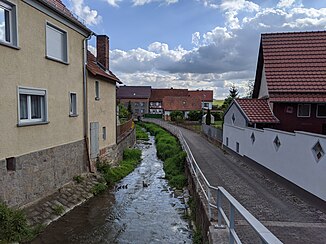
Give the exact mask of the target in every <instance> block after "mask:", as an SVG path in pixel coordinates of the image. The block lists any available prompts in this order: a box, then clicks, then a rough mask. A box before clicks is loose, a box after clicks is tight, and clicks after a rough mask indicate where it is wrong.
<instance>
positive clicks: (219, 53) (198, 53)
mask: <svg viewBox="0 0 326 244" xmlns="http://www.w3.org/2000/svg"><path fill="white" fill-rule="evenodd" d="M202 2H206V3H207V4H215V3H216V1H202ZM286 3H287V4H290V2H285V1H284V2H283V3H282V6H284V7H279V6H278V7H273V8H267V7H265V8H263V7H261V6H258V5H257V4H255V3H253V2H251V1H244V0H240V1H225V0H224V1H222V2H221V3H220V4H219V10H220V11H222V13H223V16H224V20H225V23H224V25H223V24H222V25H219V26H215V27H214V28H212V29H211V30H210V31H206V32H199V31H196V32H194V33H193V34H192V36H191V37H192V44H193V47H192V48H190V49H184V48H183V47H182V46H179V47H177V48H171V47H169V45H168V44H166V43H161V42H154V43H152V44H150V45H149V46H148V47H147V48H137V49H132V50H125V51H123V50H112V51H111V55H110V57H111V64H112V65H111V68H112V70H113V72H116V73H117V75H118V76H119V78H120V79H121V80H122V81H123V82H126V84H127V85H131V84H133V85H135V84H138V85H151V86H153V87H171V86H173V87H176V88H178V87H180V88H181V87H192V88H194V89H213V90H214V96H215V98H225V97H226V96H227V95H228V90H229V87H230V86H232V84H236V86H237V87H238V88H239V91H240V92H241V93H242V94H243V95H244V94H245V93H246V92H247V90H248V86H247V83H248V80H253V79H254V78H255V71H256V65H257V59H258V50H259V42H260V35H261V33H266V32H284V31H306V30H324V29H325V28H326V8H320V9H315V8H305V7H304V6H301V5H300V2H298V1H296V2H291V5H290V6H291V7H289V8H288V7H286V6H288V5H286ZM298 4H299V5H298ZM280 6H281V5H280ZM293 6H296V7H293ZM226 13H229V15H228V14H226ZM232 16H233V17H232ZM231 17H232V18H234V19H233V21H231V20H232V18H231ZM235 18H236V19H235Z"/></svg>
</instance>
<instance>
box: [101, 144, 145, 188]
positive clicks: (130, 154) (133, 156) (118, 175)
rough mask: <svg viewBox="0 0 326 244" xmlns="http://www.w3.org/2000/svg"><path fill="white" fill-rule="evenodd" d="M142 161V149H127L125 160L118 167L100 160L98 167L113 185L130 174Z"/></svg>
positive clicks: (124, 154)
mask: <svg viewBox="0 0 326 244" xmlns="http://www.w3.org/2000/svg"><path fill="white" fill-rule="evenodd" d="M140 161H141V150H140V149H125V150H124V151H123V160H122V161H121V162H120V163H119V166H117V167H111V166H110V165H109V164H107V163H106V162H98V163H97V169H98V171H99V172H100V173H101V174H102V175H103V177H104V179H105V181H106V183H107V184H108V185H109V186H112V185H113V184H114V183H116V182H118V181H119V180H121V179H122V178H124V177H125V176H127V175H128V174H130V173H131V172H132V171H133V170H134V169H135V168H136V167H137V165H138V164H139V162H140Z"/></svg>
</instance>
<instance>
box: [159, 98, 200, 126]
mask: <svg viewBox="0 0 326 244" xmlns="http://www.w3.org/2000/svg"><path fill="white" fill-rule="evenodd" d="M163 104H164V116H163V118H164V120H171V112H173V111H181V112H182V113H183V117H184V119H187V118H188V113H189V112H190V111H197V110H201V100H200V98H199V97H190V96H186V97H164V98H163Z"/></svg>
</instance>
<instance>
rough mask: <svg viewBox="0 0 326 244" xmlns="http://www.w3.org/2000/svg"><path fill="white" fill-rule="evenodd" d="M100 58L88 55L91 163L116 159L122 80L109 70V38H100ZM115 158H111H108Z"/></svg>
mask: <svg viewBox="0 0 326 244" xmlns="http://www.w3.org/2000/svg"><path fill="white" fill-rule="evenodd" d="M96 39H97V49H96V50H97V57H95V56H94V55H93V54H92V53H91V52H88V55H87V71H88V72H87V101H88V107H87V114H88V127H89V128H88V145H89V146H88V150H89V155H90V160H91V162H93V164H92V167H91V168H92V170H93V169H94V168H93V166H94V163H95V162H96V160H97V158H101V157H106V158H107V159H109V158H111V159H112V158H114V157H115V155H114V153H115V146H116V142H117V135H116V124H117V121H116V113H117V112H116V83H120V84H121V82H120V80H119V79H118V78H117V77H116V76H115V75H114V74H113V73H112V72H111V71H110V69H109V38H108V37H107V36H105V35H98V36H97V37H96ZM110 153H111V154H113V155H109V154H110Z"/></svg>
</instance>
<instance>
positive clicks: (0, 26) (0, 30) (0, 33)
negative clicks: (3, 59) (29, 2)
mask: <svg viewBox="0 0 326 244" xmlns="http://www.w3.org/2000/svg"><path fill="white" fill-rule="evenodd" d="M4 39H5V22H2V23H0V40H4Z"/></svg>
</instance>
